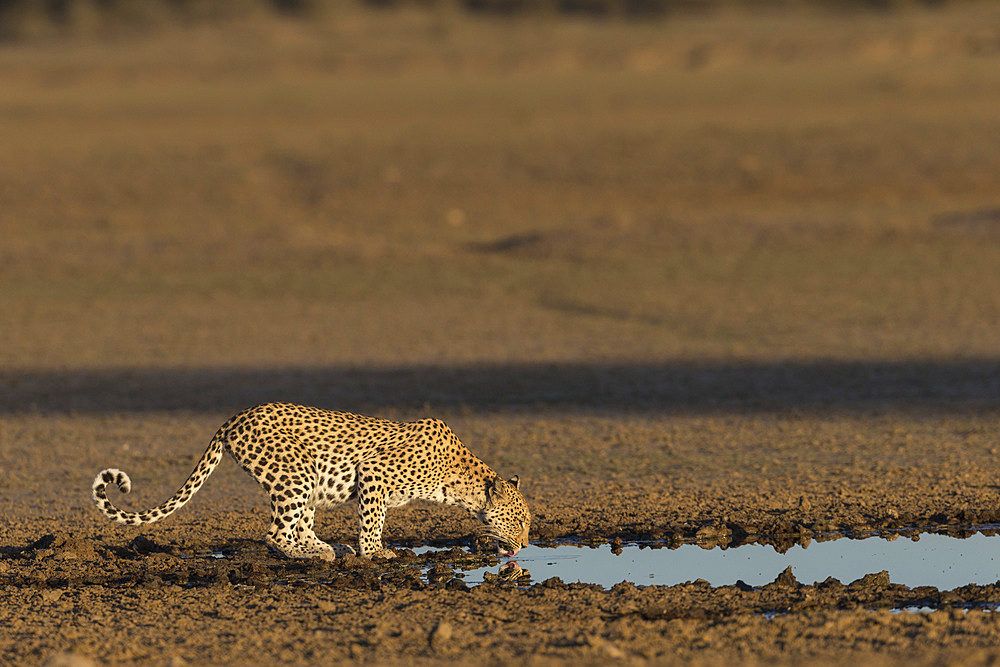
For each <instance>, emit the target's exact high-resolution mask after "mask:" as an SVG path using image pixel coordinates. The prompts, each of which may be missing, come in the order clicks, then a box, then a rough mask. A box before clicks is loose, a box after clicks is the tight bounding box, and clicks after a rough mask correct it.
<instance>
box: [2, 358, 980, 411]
mask: <svg viewBox="0 0 1000 667" xmlns="http://www.w3.org/2000/svg"><path fill="white" fill-rule="evenodd" d="M267 401H290V402H296V403H305V404H311V405H318V406H322V407H329V408H336V409H341V410H354V411H360V412H363V411H372V410H377V409H380V408H381V409H384V408H401V409H406V408H420V407H423V406H431V407H433V408H447V407H452V408H461V407H469V408H471V409H476V410H507V409H520V408H527V409H540V408H541V409H553V408H561V409H573V408H582V409H590V410H617V411H622V410H625V411H633V410H634V411H659V412H667V413H699V412H717V411H751V412H752V411H774V410H785V409H805V410H814V409H839V410H883V409H884V410H903V411H936V410H953V409H957V408H974V409H987V410H995V409H998V408H1000V359H993V358H983V359H967V360H958V361H912V362H908V361H904V362H869V361H829V362H823V361H818V362H800V363H746V364H743V363H707V362H706V363H693V362H662V363H649V364H638V363H637V364H632V363H624V364H614V363H608V364H602V363H552V364H470V365H460V366H447V365H441V366H435V365H415V366H399V367H351V366H332V367H321V368H304V367H303V368H296V367H285V368H191V369H188V368H167V369H130V370H122V369H92V370H67V371H49V370H44V371H41V370H39V371H33V370H24V371H0V413H8V414H9V413H18V412H43V413H44V412H129V411H136V412H142V411H160V410H167V411H169V410H184V411H188V410H196V411H201V410H204V411H224V412H225V411H233V410H237V409H240V408H243V407H246V406H249V405H252V404H255V403H260V402H267Z"/></svg>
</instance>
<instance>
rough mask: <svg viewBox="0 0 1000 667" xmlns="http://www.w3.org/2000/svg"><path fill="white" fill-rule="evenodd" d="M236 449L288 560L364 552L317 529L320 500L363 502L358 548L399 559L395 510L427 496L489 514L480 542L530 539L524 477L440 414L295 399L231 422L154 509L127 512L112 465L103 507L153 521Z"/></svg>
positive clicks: (366, 554) (96, 497) (271, 534)
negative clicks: (382, 414)
mask: <svg viewBox="0 0 1000 667" xmlns="http://www.w3.org/2000/svg"><path fill="white" fill-rule="evenodd" d="M225 452H228V453H229V454H230V455H231V456H232V458H233V459H234V460H235V461H236V463H237V464H238V465H239V466H240V467H241V468H243V470H245V471H246V472H247V473H248V474H249V475H250V476H251V477H252V478H253V479H254V480H256V481H257V483H258V484H260V486H261V488H262V489H263V490H264V492H265V493H266V494H267V497H268V499H269V501H270V509H271V523H270V526H269V527H268V529H267V533H266V536H265V538H264V542H265V544H267V545H268V546H269V547H271V548H273V549H275V550H276V551H278V552H280V553H281V554H283V555H284V556H286V557H288V558H302V559H304V558H319V559H322V560H327V561H333V560H335V559H336V558H337V557H338V556H343V555H345V554H348V553H350V554H355V555H357V554H358V552H354V550H353V548H352V547H350V546H348V545H343V544H340V545H336V546H334V545H331V544H328V543H327V542H324V541H323V540H321V539H320V538H319V537H317V536H316V533H315V532H314V531H313V527H314V520H315V513H316V509H317V508H322V507H329V506H334V505H339V504H343V503H347V502H349V501H355V500H356V501H357V518H358V533H359V535H358V546H359V552H360V556H361V557H362V558H366V559H390V558H394V557H396V555H397V554H396V552H395V551H393V550H391V549H387V548H386V547H385V546H384V543H383V541H382V532H383V528H384V526H385V520H386V511H387V510H388V509H389V508H393V507H399V506H402V505H405V504H406V503H408V502H410V501H411V500H416V499H423V500H430V501H436V502H439V503H444V504H446V505H453V506H457V507H460V508H462V509H464V510H466V511H467V512H469V513H470V514H471V515H472V516H473V517H475V518H476V519H478V520H479V521H480V522H482V526H481V527H480V528H479V529H478V531H477V535H476V541H477V542H479V541H482V540H485V541H486V542H487V543H495V544H496V546H497V551H498V552H499V553H500V554H502V555H503V556H505V557H511V556H515V555H516V554H517V553H518V551H519V550H520V549H521V548H523V547H527V546H528V533H529V530H530V526H531V513H530V511H529V510H528V504H527V502H526V501H525V499H524V496H523V495H522V492H521V484H520V479H519V478H518V476H517V475H514V476H512V477H510V478H509V479H506V480H505V479H502V478H501V477H500V475H499V474H497V473H496V472H494V471H493V469H492V468H490V467H489V466H487V465H486V464H485V463H483V461H481V460H480V459H479V458H478V457H477V456H475V455H474V454H473V453H472V452H471V451H469V450H468V449H467V448H466V447H465V445H463V444H462V443H461V441H460V440H459V439H458V437H457V436H456V435H455V433H454V432H453V431H452V430H451V429H450V428H448V426H447V425H446V424H445V423H444V422H443V421H441V420H440V419H420V420H417V421H412V422H397V421H392V420H388V419H382V418H378V417H367V416H364V415H359V414H353V413H350V412H338V411H333V410H326V409H322V408H316V407H309V406H304V405H296V404H291V403H264V404H261V405H256V406H253V407H250V408H247V409H245V410H243V411H241V412H239V413H237V414H235V415H233V416H232V417H231V418H229V420H227V421H226V422H225V423H224V424H223V425H222V426H221V427H220V428H219V430H218V431H217V432H216V433H215V435H214V436H213V437H212V439H211V441H210V442H209V444H208V447H207V448H206V449H205V452H204V454H202V456H201V458H200V459H199V460H198V462H197V464H196V465H195V468H194V470H193V471H192V472H191V474H190V475H189V476H188V478H187V480H186V481H185V482H184V484H183V485H182V486H181V487H180V488H178V489H177V491H176V492H175V493H174V495H173V496H171V497H170V498H169V499H167V500H166V501H164V502H163V503H161V504H160V505H158V506H156V507H153V508H151V509H147V510H145V511H140V512H133V511H126V510H123V509H120V508H119V507H117V506H116V505H115V504H114V503H113V502H112V501H111V500H110V499H109V498H108V496H107V491H106V489H107V487H108V486H109V485H111V484H114V485H115V486H117V487H118V490H119V491H121V493H123V494H127V493H129V492H130V490H131V488H132V480H131V478H130V477H129V476H128V475H127V474H126V473H125V472H123V471H121V470H119V469H117V468H105V469H104V470H102V471H101V472H99V473H98V474H97V477H95V478H94V482H93V485H92V487H91V491H92V498H93V501H94V503H95V505H96V506H97V509H98V510H99V511H100V512H101V513H102V514H103V515H104V516H105V517H107V518H108V519H110V520H112V521H115V522H117V523H120V524H125V525H129V526H139V525H144V524H151V523H154V522H157V521H160V520H162V519H165V518H166V517H168V516H170V515H171V514H173V513H174V512H175V511H176V510H178V509H179V508H181V507H182V506H183V505H184V504H186V503H187V502H188V501H189V500H191V497H192V496H194V494H195V493H197V492H198V490H199V489H200V488H201V487H202V485H203V484H204V483H205V480H207V479H208V477H209V475H211V474H212V472H213V471H214V470H215V468H216V467H217V466H218V465H219V463H220V461H221V460H222V458H223V453H225Z"/></svg>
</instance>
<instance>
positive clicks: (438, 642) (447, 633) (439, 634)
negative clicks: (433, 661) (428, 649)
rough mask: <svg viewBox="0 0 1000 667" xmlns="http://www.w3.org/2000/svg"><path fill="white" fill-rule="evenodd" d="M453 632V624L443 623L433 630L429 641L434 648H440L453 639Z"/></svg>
mask: <svg viewBox="0 0 1000 667" xmlns="http://www.w3.org/2000/svg"><path fill="white" fill-rule="evenodd" d="M453 632H454V631H453V630H452V627H451V623H449V622H448V621H441V622H440V623H438V624H437V625H436V626H435V627H434V629H433V630H431V634H430V637H429V638H428V641H429V642H430V644H431V646H432V647H433V648H435V649H437V648H440V647H441V646H442V645H444V644H445V643H446V642H448V640H450V639H451V636H452V634H453Z"/></svg>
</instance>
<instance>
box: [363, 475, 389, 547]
mask: <svg viewBox="0 0 1000 667" xmlns="http://www.w3.org/2000/svg"><path fill="white" fill-rule="evenodd" d="M388 494H389V490H388V488H387V486H386V476H385V474H383V472H382V471H381V470H379V468H378V466H376V465H373V464H367V463H362V464H361V465H359V466H358V543H359V546H360V547H361V557H362V558H384V559H389V558H395V557H396V554H395V552H393V551H392V550H391V549H386V548H384V547H383V546H382V529H383V528H384V527H385V511H386V500H387V498H388Z"/></svg>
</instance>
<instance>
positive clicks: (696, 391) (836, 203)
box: [0, 3, 1000, 665]
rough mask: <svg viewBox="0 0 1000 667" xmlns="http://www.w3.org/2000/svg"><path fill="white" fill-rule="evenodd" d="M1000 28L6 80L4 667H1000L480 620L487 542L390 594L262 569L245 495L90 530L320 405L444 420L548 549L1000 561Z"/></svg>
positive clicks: (781, 619) (786, 642)
mask: <svg viewBox="0 0 1000 667" xmlns="http://www.w3.org/2000/svg"><path fill="white" fill-rule="evenodd" d="M995 25H1000V16H998V15H997V9H996V6H995V5H994V4H993V3H985V4H979V3H962V4H961V5H959V6H954V7H949V8H946V9H939V10H936V11H934V12H921V11H907V12H900V13H884V14H877V15H873V14H862V15H838V16H830V15H822V16H814V15H808V14H795V13H792V14H768V15H756V16H745V15H739V14H729V13H726V14H720V15H718V16H711V17H698V18H682V17H674V18H672V19H671V20H669V21H667V22H664V23H658V24H652V25H645V24H632V23H622V22H617V21H611V22H607V23H601V22H589V21H583V22H580V21H572V20H570V21H562V20H554V19H543V20H526V21H521V20H512V21H498V22H492V21H479V20H472V19H469V18H468V17H464V16H461V15H457V14H454V13H449V12H444V13H441V12H436V13H421V12H417V11H411V10H405V11H399V12H376V13H365V12H360V11H357V10H355V11H353V12H347V13H345V14H336V15H333V16H331V17H327V18H325V19H323V20H321V21H319V20H318V21H317V22H315V23H309V24H303V23H299V22H296V21H275V20H265V19H263V18H260V17H257V18H252V19H249V20H247V21H245V22H241V23H238V24H233V25H226V26H194V27H188V28H176V29H174V28H162V29H161V30H158V31H157V32H155V33H152V34H142V35H128V34H116V35H115V36H114V37H113V39H109V40H99V39H97V38H96V37H93V36H91V37H82V38H78V39H71V40H60V41H55V42H50V41H36V42H27V43H21V44H16V45H6V46H4V47H2V48H0V127H3V132H4V137H3V145H4V150H3V151H0V199H2V201H3V205H2V208H3V211H2V213H0V236H2V238H3V239H4V241H3V242H2V243H0V283H2V286H3V289H0V313H2V316H0V340H2V341H3V343H2V344H0V602H2V603H0V662H3V663H5V664H6V663H11V664H41V663H50V664H87V661H93V662H94V663H96V664H100V663H105V662H107V663H125V662H142V663H143V664H145V663H150V664H175V665H176V664H184V663H191V664H203V663H209V664H215V663H225V662H230V663H233V662H235V663H240V664H242V663H256V664H274V663H276V662H279V663H290V664H311V663H319V662H323V663H330V662H334V663H339V662H345V663H346V662H368V663H372V662H378V663H410V664H412V663H418V664H424V663H428V664H430V663H442V662H449V663H450V662H458V663H472V662H475V663H483V662H486V663H495V664H500V663H504V664H506V663H509V662H515V663H527V664H536V663H537V664H549V663H553V664H556V663H558V664H579V663H588V662H589V663H598V662H600V663H604V662H607V661H608V660H609V659H616V660H621V661H625V662H634V663H642V662H647V661H648V662H657V663H669V662H681V661H683V662H685V663H694V664H699V663H701V664H716V663H726V664H733V663H747V664H755V663H762V662H766V663H769V664H771V663H795V664H801V663H809V662H817V663H829V662H833V661H836V662H843V661H846V660H856V661H863V662H864V663H865V664H880V663H885V664H897V663H902V662H907V663H915V664H951V663H954V664H963V665H964V664H978V663H982V664H987V663H992V662H993V661H995V660H997V659H998V658H1000V651H998V650H997V649H995V648H994V647H995V646H997V645H1000V618H998V617H997V615H996V614H995V613H992V612H986V611H983V609H990V608H992V607H991V605H995V604H996V603H998V602H1000V589H998V588H997V587H996V586H967V587H963V588H960V589H956V590H953V591H938V590H935V589H929V588H918V589H908V588H905V587H902V586H898V585H896V584H894V583H893V582H891V581H887V580H886V577H885V576H884V575H881V574H880V573H870V576H868V577H865V578H863V579H861V580H859V581H857V582H847V581H845V582H836V581H827V582H824V583H822V584H817V585H802V584H800V583H798V582H796V581H794V578H789V577H788V576H787V575H783V576H782V577H779V578H778V580H776V581H775V582H774V583H773V584H770V585H768V586H764V587H761V588H758V589H753V590H746V589H745V587H735V586H731V587H717V588H712V587H711V586H708V585H706V584H704V582H691V583H687V584H684V585H679V586H672V587H656V586H651V587H637V586H635V584H634V582H633V583H627V582H626V583H623V584H621V585H618V586H616V587H614V588H613V589H611V590H601V589H599V588H596V587H593V586H588V585H578V584H572V585H566V584H565V583H563V582H559V581H528V582H519V585H514V584H485V585H483V586H479V587H473V588H469V587H467V586H465V585H464V584H463V583H462V582H461V579H460V578H456V577H454V576H453V575H454V571H453V570H454V567H455V566H457V565H459V564H462V563H469V562H477V563H483V562H490V563H495V564H497V565H499V562H497V561H495V559H494V560H490V556H489V555H472V554H470V552H469V549H468V547H469V540H468V536H469V535H470V534H471V533H472V530H473V528H474V526H473V523H472V521H471V519H469V518H468V517H466V516H464V515H462V514H461V513H460V512H458V511H457V510H453V509H449V508H443V507H438V506H433V505H424V504H421V505H417V506H411V507H406V508H401V509H399V510H397V511H395V512H393V513H391V514H390V518H389V523H388V526H387V529H386V539H387V540H388V542H389V543H390V545H391V546H393V547H394V548H397V549H400V550H401V551H402V552H403V554H404V555H403V557H402V558H401V559H400V561H399V562H398V563H394V564H392V565H376V566H373V565H371V564H368V563H365V562H359V561H357V560H354V559H344V560H342V561H340V562H337V563H334V564H326V563H303V562H290V561H287V560H283V559H281V558H279V557H277V556H275V555H274V554H272V553H269V552H268V551H267V550H266V549H265V548H264V547H263V544H262V541H261V537H262V535H263V532H264V529H265V526H266V523H265V522H266V501H265V498H264V497H263V495H262V493H261V492H260V491H259V490H258V489H257V487H256V486H255V485H254V483H253V482H252V481H251V480H250V479H249V478H247V477H246V476H245V475H244V474H243V473H242V472H241V471H240V470H239V469H238V468H237V467H236V466H235V465H233V464H232V463H231V462H226V463H224V464H223V465H221V466H220V467H219V468H218V469H217V471H216V472H215V474H214V475H213V477H212V479H211V480H209V482H208V483H207V484H206V486H205V487H204V488H203V489H202V490H201V492H200V493H199V494H198V495H197V496H196V497H195V498H194V499H193V500H192V501H191V502H190V503H189V504H188V505H187V506H186V507H184V508H183V509H182V510H181V511H179V512H178V513H177V514H176V515H174V516H173V517H171V518H170V519H169V520H167V521H164V522H162V523H160V524H156V525H154V526H149V527H146V528H143V529H142V530H138V529H133V528H122V527H118V526H115V525H111V524H109V523H108V522H106V521H105V520H104V519H103V518H102V517H101V516H100V515H99V514H98V513H97V512H96V511H95V510H94V509H93V508H92V507H91V505H90V499H89V487H90V482H91V480H92V479H93V476H94V474H96V472H97V471H98V470H100V469H101V468H104V467H107V466H116V467H120V468H122V469H124V470H126V471H128V472H129V473H130V474H131V476H132V479H133V483H134V491H133V493H132V494H131V495H130V496H129V497H127V498H123V499H121V502H122V504H123V505H124V506H127V507H148V506H152V505H154V504H156V503H158V502H160V501H161V500H163V499H164V498H166V497H168V496H169V495H170V494H171V493H172V492H173V491H174V490H175V489H176V488H177V486H179V485H180V484H181V483H182V482H183V480H184V478H185V476H186V475H187V474H188V472H189V471H190V469H191V467H192V466H193V464H194V462H195V461H196V460H197V458H198V457H199V456H200V455H201V452H202V451H203V448H204V446H205V444H207V442H208V440H209V438H210V437H211V435H212V434H213V433H214V431H215V429H216V428H217V427H218V426H219V425H220V424H221V423H222V422H223V421H224V420H225V419H226V418H227V417H228V416H229V415H230V414H232V413H234V412H235V411H237V410H239V409H242V408H244V407H246V406H248V405H250V404H253V403H255V402H260V401H272V400H284V401H296V402H301V403H306V404H313V405H319V406H322V407H328V408H334V409H342V410H353V411H358V412H363V413H368V414H374V415H379V416H384V417H389V418H394V419H411V418H418V417H424V416H436V417H440V418H443V419H445V420H446V421H447V422H448V424H449V425H450V426H451V427H452V429H453V430H455V432H456V433H458V435H459V436H460V437H461V439H462V440H463V442H465V444H466V445H467V446H468V447H469V448H470V449H472V450H473V451H474V452H475V453H476V454H478V455H479V456H480V457H481V458H482V459H484V460H485V461H486V462H487V463H489V464H490V465H491V466H493V467H494V468H495V469H496V470H497V471H498V472H500V473H501V474H503V475H505V476H509V475H512V474H518V475H520V477H521V479H522V481H523V482H524V488H525V493H526V497H527V498H528V500H529V502H530V503H531V506H532V509H533V512H534V516H535V524H534V525H533V540H535V541H536V542H546V541H550V542H551V541H557V540H580V541H586V542H615V541H616V540H623V541H628V540H653V541H658V542H663V543H667V544H677V543H680V542H692V541H698V542H700V543H702V544H703V545H704V546H706V547H708V546H711V545H713V544H739V543H744V542H754V541H757V542H767V543H770V544H774V545H776V546H777V547H779V548H784V547H787V546H790V545H791V544H794V543H803V542H806V541H808V540H810V539H814V538H815V537H816V536H818V535H821V534H822V535H829V534H846V535H850V534H856V533H859V532H865V531H900V532H904V533H907V532H910V533H912V532H913V531H919V530H945V531H949V532H952V533H954V534H956V535H962V534H964V532H965V531H968V530H969V529H970V527H971V526H976V525H980V524H984V523H997V522H1000V483H998V482H997V475H996V464H995V462H996V458H997V450H998V448H1000V420H998V416H1000V379H998V378H1000V335H998V332H1000V290H998V289H996V286H997V285H1000V243H998V239H1000V214H998V210H1000V199H998V198H997V197H998V195H997V188H996V174H998V173H1000V120H998V117H997V114H996V109H997V108H1000V66H998V65H1000V62H998V61H1000V48H998V44H1000V39H998V38H997V34H996V30H995V29H994V28H992V27H990V26H995ZM352 511H353V509H352V508H349V507H348V508H343V509H335V510H330V511H327V512H325V513H323V514H322V515H321V516H320V517H319V519H318V521H319V523H318V532H319V534H320V536H321V537H324V538H325V539H328V540H329V541H331V542H351V541H353V540H355V539H356V535H355V532H354V531H355V528H354V518H353V514H352ZM425 544H433V545H438V546H444V547H454V548H455V549H457V551H452V552H448V553H446V554H444V555H442V556H439V557H437V558H438V559H439V560H441V561H442V562H441V563H430V562H428V560H427V558H421V557H417V556H415V555H413V554H412V553H410V552H407V551H406V550H407V549H410V548H412V547H416V546H418V545H425ZM213 553H216V554H222V555H224V558H214V557H212V556H211V554H213ZM432 564H433V565H435V566H436V569H435V570H434V572H435V574H433V575H431V576H427V575H425V574H422V573H421V569H420V566H421V565H423V566H426V565H432ZM912 606H925V607H930V608H933V609H935V610H936V611H933V612H920V613H893V612H892V610H898V609H903V608H907V607H912ZM967 609H968V610H967ZM60 661H62V662H60Z"/></svg>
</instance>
